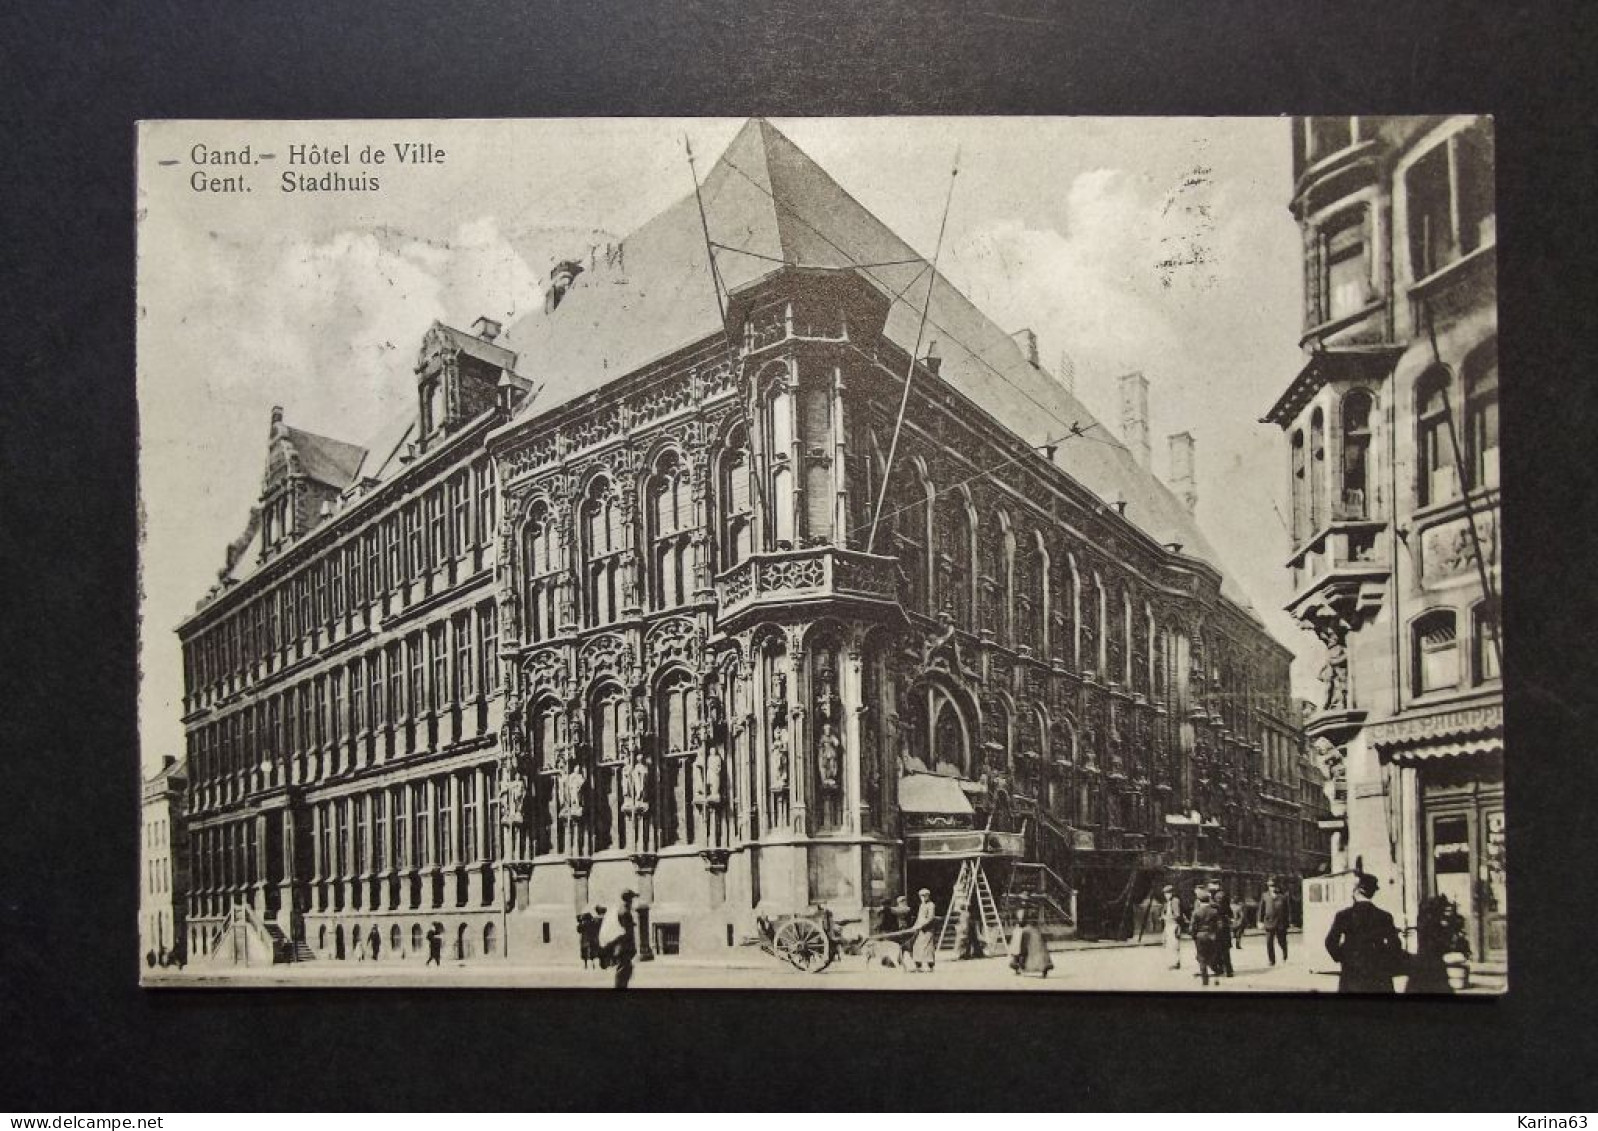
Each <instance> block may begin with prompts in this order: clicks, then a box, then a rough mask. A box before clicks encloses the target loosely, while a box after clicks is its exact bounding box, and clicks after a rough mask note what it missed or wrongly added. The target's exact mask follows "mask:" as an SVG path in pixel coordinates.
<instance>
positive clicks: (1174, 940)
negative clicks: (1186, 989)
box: [1165, 884, 1186, 970]
mask: <svg viewBox="0 0 1598 1131" xmlns="http://www.w3.org/2000/svg"><path fill="white" fill-rule="evenodd" d="M1185 918H1186V916H1184V915H1183V914H1182V901H1181V899H1179V898H1178V897H1177V894H1176V888H1174V887H1173V886H1171V885H1170V884H1166V885H1165V952H1166V954H1168V955H1170V957H1171V969H1172V970H1180V969H1181V968H1182V923H1183V920H1184V919H1185Z"/></svg>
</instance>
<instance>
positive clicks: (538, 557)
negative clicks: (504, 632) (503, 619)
mask: <svg viewBox="0 0 1598 1131" xmlns="http://www.w3.org/2000/svg"><path fill="white" fill-rule="evenodd" d="M555 544H556V537H555V524H554V522H553V521H552V519H551V518H550V511H549V507H548V506H547V505H545V504H544V503H542V502H538V503H534V504H533V508H532V510H531V512H529V514H528V518H527V525H526V526H525V527H523V533H522V547H523V550H522V570H523V575H524V576H525V577H526V579H527V592H526V598H525V602H524V611H523V617H524V619H525V622H526V626H527V640H528V641H529V642H530V643H531V642H534V641H538V640H549V639H551V638H552V637H554V635H555V631H556V624H555V586H556V581H557V580H558V573H559V570H558V567H557V564H556V563H557V562H558V560H559V558H558V556H557V554H556V550H555Z"/></svg>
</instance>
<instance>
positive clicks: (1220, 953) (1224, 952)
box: [1210, 884, 1236, 978]
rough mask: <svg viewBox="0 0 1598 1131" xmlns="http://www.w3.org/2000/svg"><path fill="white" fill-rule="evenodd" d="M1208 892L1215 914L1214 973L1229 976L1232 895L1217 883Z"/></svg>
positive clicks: (1231, 973) (1232, 917)
mask: <svg viewBox="0 0 1598 1131" xmlns="http://www.w3.org/2000/svg"><path fill="white" fill-rule="evenodd" d="M1210 894H1211V899H1212V901H1213V902H1214V904H1215V915H1216V938H1215V958H1216V971H1215V973H1216V974H1217V975H1222V974H1224V975H1225V976H1226V977H1228V978H1230V977H1232V976H1233V973H1234V972H1233V970H1232V930H1233V924H1234V923H1236V919H1235V918H1234V912H1233V910H1232V897H1231V896H1229V895H1227V894H1226V892H1225V891H1223V890H1222V889H1221V886H1220V885H1219V884H1216V885H1215V887H1214V889H1213V890H1212V892H1211V893H1210Z"/></svg>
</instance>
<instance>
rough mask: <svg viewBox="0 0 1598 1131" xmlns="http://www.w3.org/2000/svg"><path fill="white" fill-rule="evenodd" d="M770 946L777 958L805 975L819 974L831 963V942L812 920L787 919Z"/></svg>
mask: <svg viewBox="0 0 1598 1131" xmlns="http://www.w3.org/2000/svg"><path fill="white" fill-rule="evenodd" d="M772 945H773V947H774V948H775V949H776V951H777V957H778V958H781V959H782V960H783V961H785V962H787V963H788V964H789V965H790V966H792V967H793V968H794V969H795V970H800V971H803V972H804V973H806V974H819V973H820V972H821V971H822V970H824V969H826V968H827V965H828V964H829V963H830V962H831V961H832V941H831V940H830V939H828V938H827V933H826V932H825V931H823V930H822V929H821V926H820V924H818V923H817V922H816V921H815V920H813V919H789V920H788V921H787V922H786V923H784V924H783V925H782V926H780V927H778V928H777V934H776V936H775V937H774V938H773V939H772Z"/></svg>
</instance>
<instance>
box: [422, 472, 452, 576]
mask: <svg viewBox="0 0 1598 1131" xmlns="http://www.w3.org/2000/svg"><path fill="white" fill-rule="evenodd" d="M425 502H426V505H427V551H428V566H429V568H432V569H437V568H438V567H439V566H441V565H443V564H444V563H445V562H446V561H448V560H449V526H448V515H447V514H446V513H445V510H444V489H443V488H442V487H434V488H433V489H432V490H431V491H429V492H428V493H427V496H426V500H425Z"/></svg>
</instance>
